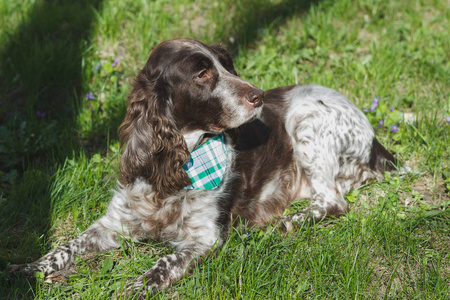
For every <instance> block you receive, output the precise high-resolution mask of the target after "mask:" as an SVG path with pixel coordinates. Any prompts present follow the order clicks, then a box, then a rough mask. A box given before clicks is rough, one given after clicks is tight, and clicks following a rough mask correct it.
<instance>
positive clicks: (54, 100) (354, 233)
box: [0, 0, 450, 299]
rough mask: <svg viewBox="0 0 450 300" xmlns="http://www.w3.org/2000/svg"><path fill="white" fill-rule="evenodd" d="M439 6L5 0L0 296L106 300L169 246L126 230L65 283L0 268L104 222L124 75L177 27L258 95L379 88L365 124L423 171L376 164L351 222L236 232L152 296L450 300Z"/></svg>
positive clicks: (449, 128) (357, 195) (448, 176)
mask: <svg viewBox="0 0 450 300" xmlns="http://www.w3.org/2000/svg"><path fill="white" fill-rule="evenodd" d="M449 11H450V10H449V9H448V3H447V1H445V0H434V1H430V0H409V1H408V0H398V1H379V0H340V1H331V0H323V1H319V0H316V1H301V0H298V1H294V0H285V1H282V0H249V1H236V3H235V1H231V0H226V1H216V2H214V1H206V0H202V1H188V0H180V1H144V0H143V1H132V0H108V1H99V0H98V1H87V0H86V1H84V0H83V1H68V0H63V1H52V0H22V1H12V0H0V23H1V24H2V26H0V102H1V106H0V188H1V190H0V205H1V209H0V271H1V273H0V295H1V296H0V298H2V297H4V298H6V299H34V298H35V299H59V298H81V299H105V298H107V299H110V298H111V296H112V295H113V293H114V291H115V290H116V289H117V288H119V287H121V286H123V285H124V284H125V282H126V280H127V279H130V278H133V277H134V276H138V275H139V274H142V273H143V272H144V271H145V270H148V269H149V268H151V266H152V265H153V264H154V263H155V261H156V260H157V258H158V257H160V256H162V255H164V254H165V253H170V252H171V251H172V250H171V249H169V248H167V247H165V246H164V245H161V244H157V243H156V242H154V241H146V242H144V243H133V242H130V241H126V240H124V241H123V242H122V243H123V245H122V247H121V248H120V249H118V250H115V251H111V252H108V253H99V254H93V255H88V256H83V257H82V258H80V259H78V260H77V261H76V263H75V267H76V268H77V272H76V273H75V274H74V275H72V276H71V277H70V279H69V280H68V281H67V282H64V283H59V284H46V283H44V282H43V279H42V278H36V279H35V280H26V279H16V280H14V281H8V278H7V274H6V269H7V266H8V265H9V264H10V263H24V262H26V261H32V260H35V259H37V258H39V257H40V256H41V255H43V254H45V253H46V252H48V251H49V250H50V249H51V248H53V247H56V246H57V245H59V244H61V243H63V242H64V241H67V240H69V239H70V238H73V237H74V236H77V235H78V234H79V233H80V232H82V231H83V230H84V229H86V228H87V227H88V226H89V225H90V224H91V223H92V222H93V221H94V220H96V219H97V218H98V217H99V216H101V215H102V213H103V212H104V211H105V209H106V207H107V204H108V201H109V199H110V197H111V192H110V191H111V189H112V188H114V186H115V181H116V180H117V168H118V165H117V162H118V158H119V149H118V142H117V133H116V131H117V127H118V125H119V124H120V122H121V120H122V118H123V116H124V113H125V101H126V97H127V94H128V93H129V91H130V82H131V80H132V78H133V76H135V75H136V74H137V72H138V70H139V69H140V68H141V67H142V66H143V65H144V63H145V61H146V59H147V58H148V54H149V53H150V51H151V49H152V48H153V47H155V46H156V45H157V44H158V43H159V42H161V41H164V40H166V39H171V38H175V37H181V36H186V37H192V38H197V39H200V40H202V41H204V42H206V43H218V42H222V43H224V44H226V45H227V47H228V48H229V49H230V51H231V52H232V53H233V56H234V59H235V66H236V69H237V70H238V71H239V73H240V75H241V76H242V77H243V78H245V79H247V80H249V81H251V82H253V83H254V84H256V85H258V86H259V87H261V88H263V89H269V88H273V87H277V86H283V85H289V84H296V83H313V82H314V83H318V84H322V85H325V86H329V87H331V88H334V89H336V90H338V91H340V92H341V93H343V94H344V95H346V96H348V97H349V98H350V99H351V100H353V101H354V102H355V103H356V105H358V106H359V107H361V108H363V107H366V108H367V107H370V106H371V103H372V99H373V98H374V97H376V96H378V98H379V99H380V100H379V105H378V107H377V108H376V109H375V111H374V112H368V113H367V116H368V117H369V119H370V120H371V122H372V124H373V125H374V128H375V130H376V132H377V135H378V137H379V140H381V141H382V143H383V144H384V145H385V146H386V147H387V148H389V149H390V150H391V151H393V152H395V153H396V155H397V157H399V158H400V159H401V160H402V161H405V162H407V164H409V165H410V166H411V167H413V168H414V169H415V170H417V171H419V172H420V175H413V176H409V177H406V178H398V177H393V176H390V175H389V174H387V176H386V180H385V181H384V182H381V183H372V184H369V185H367V186H365V187H362V188H361V189H359V190H357V191H354V192H352V193H351V194H350V195H349V196H348V197H347V200H348V201H349V202H350V207H351V212H350V213H349V214H348V215H347V216H345V217H343V218H340V219H338V220H328V221H325V222H322V223H320V224H318V225H316V226H310V227H305V228H302V229H301V230H299V231H298V232H296V233H293V234H291V235H289V236H287V237H283V236H280V235H279V234H278V233H274V232H271V231H268V232H262V231H260V230H258V229H249V228H239V229H236V230H234V231H233V232H232V233H231V235H230V237H229V239H228V240H227V242H226V244H225V245H224V246H223V247H222V248H221V250H220V251H219V253H218V254H217V257H216V258H214V259H210V260H208V261H206V262H204V263H203V264H202V265H201V266H199V267H198V268H197V269H195V271H194V273H193V274H192V276H189V277H187V278H185V279H183V280H182V281H180V282H179V283H177V284H175V285H174V286H173V287H172V288H171V289H169V290H166V291H162V292H161V293H160V294H159V295H157V296H156V298H161V299H166V298H180V299H216V298H220V299H290V298H300V299H302V298H312V299H324V298H326V299H331V298H333V299H350V298H351V299H356V298H358V299H359V298H361V299H374V298H377V299H448V297H449V294H450V280H449V278H450V253H449V251H448V249H449V248H450V209H449V205H450V194H449V193H450V192H449V190H450V164H449V161H450V124H449V123H447V122H446V120H445V116H450V88H449V87H450V65H449V53H450V52H449V49H450V40H449V39H448V33H449V24H448V22H449V21H448V20H449V14H450V13H449ZM116 59H117V60H118V64H116V63H114V61H115V60H116ZM116 62H117V61H116ZM91 92H92V95H93V96H94V98H95V99H91V100H90V99H87V98H86V97H85V95H86V94H89V93H91ZM391 108H393V111H391ZM403 113H412V114H414V115H415V116H416V120H415V123H416V124H415V125H413V124H408V123H405V122H402V120H403ZM380 119H383V124H380V123H379V120H380ZM379 124H380V125H381V127H380V128H379V127H378V125H379ZM394 124H398V129H399V130H398V132H395V133H394V132H392V131H391V128H392V127H391V126H392V125H394ZM307 205H308V203H307V202H305V201H303V202H299V203H295V204H294V205H293V207H292V208H291V209H290V210H289V211H299V210H301V209H302V208H304V207H305V206H307Z"/></svg>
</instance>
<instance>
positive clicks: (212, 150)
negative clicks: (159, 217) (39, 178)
mask: <svg viewBox="0 0 450 300" xmlns="http://www.w3.org/2000/svg"><path fill="white" fill-rule="evenodd" d="M183 169H184V170H185V171H186V173H187V174H188V176H189V178H190V179H191V182H192V184H191V185H188V186H186V187H184V188H185V189H196V190H212V189H215V188H217V187H218V186H219V184H220V182H221V181H222V178H223V175H224V174H225V171H226V169H227V148H226V146H225V136H224V134H223V133H222V134H220V135H216V136H214V137H212V138H210V139H209V140H208V141H207V142H206V143H204V144H203V145H201V146H200V147H198V148H197V149H195V150H194V151H192V152H191V158H190V159H189V161H188V162H187V163H185V164H184V165H183Z"/></svg>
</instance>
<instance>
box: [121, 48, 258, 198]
mask: <svg viewBox="0 0 450 300" xmlns="http://www.w3.org/2000/svg"><path fill="white" fill-rule="evenodd" d="M133 87H134V88H133V90H132V92H131V94H130V96H129V103H128V108H127V114H126V117H125V120H124V122H123V123H122V125H121V126H120V128H119V133H120V140H121V143H122V144H126V146H125V149H124V153H123V155H122V158H121V163H120V172H121V182H122V183H123V184H129V183H132V182H134V180H135V179H136V178H138V177H141V178H143V179H145V180H146V181H147V182H148V183H149V184H152V185H153V186H154V189H155V190H156V192H157V193H158V194H159V195H160V197H165V196H167V195H170V194H172V193H174V192H176V191H178V190H180V189H181V188H183V187H184V186H186V185H188V184H190V181H189V178H188V177H187V175H186V173H185V172H184V170H183V169H182V165H183V164H184V163H185V162H186V161H187V160H188V159H189V150H192V147H193V146H194V144H195V143H196V142H197V139H198V138H199V137H200V136H201V135H203V134H204V133H213V134H214V133H220V132H222V131H225V130H229V129H233V128H237V127H239V126H241V125H242V124H245V123H247V122H249V121H251V120H253V119H255V118H256V117H258V115H259V114H260V112H261V106H262V103H263V91H262V90H260V89H258V88H257V87H255V86H254V85H253V84H251V83H249V82H248V81H245V80H243V79H241V78H240V77H239V76H238V74H237V72H236V70H235V69H234V65H233V60H232V58H231V56H230V54H229V53H228V52H227V51H226V50H225V49H224V48H223V47H222V46H220V45H212V46H207V45H205V44H203V43H201V42H198V41H195V40H191V39H176V40H170V41H166V42H163V43H161V44H159V45H158V46H157V47H156V48H155V49H154V50H153V51H152V53H151V55H150V57H149V59H148V60H147V63H146V65H145V67H144V68H143V69H142V70H141V71H140V72H139V74H138V76H137V78H136V79H135V81H134V84H133Z"/></svg>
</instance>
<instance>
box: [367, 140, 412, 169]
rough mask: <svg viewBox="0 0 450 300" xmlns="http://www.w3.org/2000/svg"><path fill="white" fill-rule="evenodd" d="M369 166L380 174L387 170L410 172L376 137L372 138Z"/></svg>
mask: <svg viewBox="0 0 450 300" xmlns="http://www.w3.org/2000/svg"><path fill="white" fill-rule="evenodd" d="M369 166H370V168H371V169H372V170H373V171H375V172H377V173H380V174H383V173H384V172H386V171H387V172H396V173H397V172H398V175H406V174H407V173H410V172H411V168H409V167H408V166H406V165H404V164H401V163H400V162H399V161H398V160H397V159H396V158H395V157H394V156H393V155H392V154H391V153H390V152H389V151H388V150H386V148H384V147H383V145H381V144H380V142H379V141H378V140H377V139H376V138H373V142H372V150H371V151H370V160H369Z"/></svg>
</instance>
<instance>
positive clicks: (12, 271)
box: [8, 264, 41, 277]
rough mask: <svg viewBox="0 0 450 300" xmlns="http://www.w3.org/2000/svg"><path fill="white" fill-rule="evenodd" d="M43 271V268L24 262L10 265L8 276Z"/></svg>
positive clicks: (27, 275)
mask: <svg viewBox="0 0 450 300" xmlns="http://www.w3.org/2000/svg"><path fill="white" fill-rule="evenodd" d="M36 272H41V270H40V269H39V268H37V267H35V266H34V265H32V264H22V265H10V266H9V267H8V276H9V277H13V276H25V277H29V276H33V275H34V273H36Z"/></svg>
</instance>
